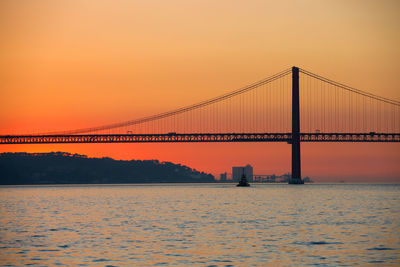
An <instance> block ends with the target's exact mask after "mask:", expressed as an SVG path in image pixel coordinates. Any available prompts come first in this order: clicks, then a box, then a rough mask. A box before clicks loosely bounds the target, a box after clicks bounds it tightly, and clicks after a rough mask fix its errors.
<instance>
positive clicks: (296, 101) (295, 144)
mask: <svg viewBox="0 0 400 267" xmlns="http://www.w3.org/2000/svg"><path fill="white" fill-rule="evenodd" d="M299 95H300V94H299V68H297V67H292V142H291V144H292V177H291V178H290V180H289V184H304V181H303V180H302V179H301V160H300V96H299Z"/></svg>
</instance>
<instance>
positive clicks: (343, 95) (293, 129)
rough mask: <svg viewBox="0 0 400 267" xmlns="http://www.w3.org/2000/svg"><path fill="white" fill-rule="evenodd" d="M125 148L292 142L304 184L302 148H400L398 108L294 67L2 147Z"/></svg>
mask: <svg viewBox="0 0 400 267" xmlns="http://www.w3.org/2000/svg"><path fill="white" fill-rule="evenodd" d="M300 122H301V124H300ZM300 126H301V127H300ZM300 129H301V130H300ZM127 142H130V143H152V142H287V143H289V144H291V146H292V172H291V173H292V178H291V180H290V181H289V183H291V184H301V183H303V180H302V178H301V157H300V143H301V142H400V102H399V101H397V100H391V99H388V98H384V97H381V96H378V95H374V94H371V93H368V92H365V91H362V90H358V89H356V88H353V87H350V86H347V85H344V84H342V83H338V82H335V81H333V80H330V79H327V78H324V77H322V76H319V75H317V74H314V73H312V72H309V71H307V70H304V69H301V68H298V67H292V68H290V69H287V70H285V71H282V72H280V73H278V74H275V75H273V76H271V77H268V78H266V79H264V80H261V81H258V82H256V83H253V84H250V85H248V86H246V87H243V88H240V89H238V90H235V91H232V92H229V93H227V94H224V95H221V96H218V97H215V98H212V99H209V100H206V101H202V102H199V103H196V104H193V105H189V106H185V107H182V108H179V109H175V110H172V111H169V112H164V113H160V114H156V115H153V116H148V117H144V118H139V119H135V120H130V121H125V122H120V123H114V124H107V125H102V126H97V127H91V128H82V129H75V130H68V131H58V132H49V133H43V134H23V135H22V134H21V135H1V136H0V144H44V143H127Z"/></svg>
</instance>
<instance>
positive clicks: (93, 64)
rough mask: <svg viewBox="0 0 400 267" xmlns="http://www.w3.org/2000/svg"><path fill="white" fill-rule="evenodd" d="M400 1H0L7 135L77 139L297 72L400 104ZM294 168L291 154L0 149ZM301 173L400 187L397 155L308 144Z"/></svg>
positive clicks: (266, 150)
mask: <svg viewBox="0 0 400 267" xmlns="http://www.w3.org/2000/svg"><path fill="white" fill-rule="evenodd" d="M399 13H400V2H399V1H396V0H394V1H361V0H360V1H350V0H343V1H337V0H336V1H317V0H315V1H311V0H309V1H223V0H221V1H204V0H203V1H183V0H182V1H176V0H171V1H161V0H160V1H152V0H149V1H126V0H117V1H116V0H114V1H97V0H92V1H89V0H87V1H85V0H84V1H81V0H79V1H78V0H76V1H73V0H68V1H67V0H65V1H53V0H47V1H44V0H43V1H13V0H10V1H7V0H3V1H1V2H0V36H1V38H2V41H1V42H0V133H3V134H4V133H31V132H43V131H53V130H65V129H74V128H80V127H89V126H96V125H101V124H108V123H113V122H119V121H125V120H130V119H134V118H138V117H142V116H146V115H152V114H154V113H158V112H162V111H167V110H170V109H174V108H178V107H181V106H183V105H187V104H190V103H195V102H199V101H201V100H204V99H208V98H211V97H214V96H216V95H220V94H223V93H226V92H228V91H231V90H233V89H237V88H240V87H242V86H244V85H247V84H249V83H251V82H254V81H257V80H260V79H262V78H265V77H268V76H270V75H272V74H274V73H277V72H279V71H281V70H283V69H286V68H288V67H290V66H293V65H297V66H299V67H302V68H305V69H307V70H310V71H312V72H314V73H318V74H320V75H322V76H326V77H328V78H332V79H334V80H337V81H339V82H343V83H345V84H348V85H351V86H353V87H356V88H358V89H362V90H366V91H369V92H371V93H374V94H378V95H380V96H383V97H387V98H391V99H397V100H399V99H400V90H399V86H398V77H400V68H399V67H398V66H397V65H398V62H399V59H400V50H399V49H398V47H400V35H399V34H398V33H399V32H400V17H399V16H398V14H399ZM60 150H61V151H68V152H78V153H82V154H88V155H90V156H110V157H113V158H117V159H131V158H136V159H152V158H157V159H159V160H168V161H173V162H181V163H184V164H187V165H189V166H191V167H195V168H197V169H200V170H204V171H208V172H212V173H214V174H216V173H219V172H222V171H225V170H227V171H230V168H231V166H232V165H233V164H246V163H250V164H252V165H254V168H255V172H256V173H261V174H269V173H277V174H280V173H283V172H286V171H289V170H290V146H289V145H287V144H272V143H266V144H257V143H255V144H173V145H171V144H157V145H156V144H103V145H101V144H85V145H14V146H9V145H7V146H0V152H6V151H29V152H39V151H40V152H45V151H60ZM302 155H303V158H302V160H303V176H305V175H311V176H313V177H315V178H316V179H317V178H318V180H319V181H332V180H335V179H336V180H343V179H347V180H354V181H371V180H374V181H397V182H400V164H399V163H400V145H399V144H303V145H302Z"/></svg>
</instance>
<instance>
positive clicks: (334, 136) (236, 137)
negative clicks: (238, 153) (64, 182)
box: [0, 133, 400, 144]
mask: <svg viewBox="0 0 400 267" xmlns="http://www.w3.org/2000/svg"><path fill="white" fill-rule="evenodd" d="M291 140H292V134H291V133H206V134H202V133H185V134H179V133H177V134H87V135H1V136H0V144H51V143H178V142H194V143H196V142H288V143H290V142H291ZM300 141H301V142H400V133H301V134H300Z"/></svg>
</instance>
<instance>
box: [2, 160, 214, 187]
mask: <svg viewBox="0 0 400 267" xmlns="http://www.w3.org/2000/svg"><path fill="white" fill-rule="evenodd" d="M214 181H215V180H214V177H213V176H212V175H211V174H206V173H204V172H199V171H197V170H195V169H191V168H189V167H187V166H184V165H181V164H174V163H171V162H159V161H158V160H129V161H127V160H114V159H111V158H88V157H87V156H85V155H79V154H70V153H66V152H51V153H2V154H0V184H2V185H21V184H94V183H96V184H109V183H200V182H214Z"/></svg>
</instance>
